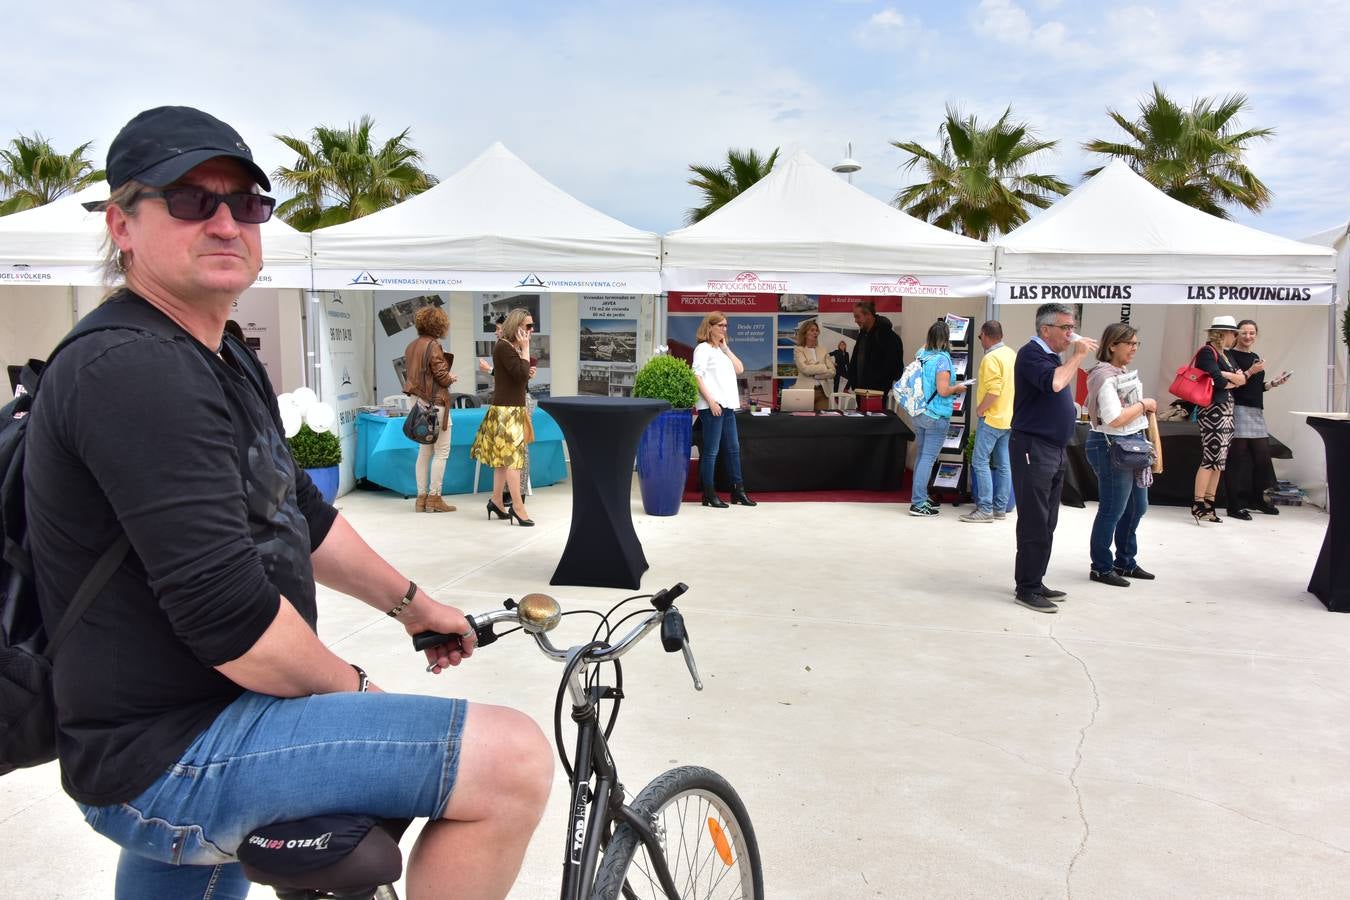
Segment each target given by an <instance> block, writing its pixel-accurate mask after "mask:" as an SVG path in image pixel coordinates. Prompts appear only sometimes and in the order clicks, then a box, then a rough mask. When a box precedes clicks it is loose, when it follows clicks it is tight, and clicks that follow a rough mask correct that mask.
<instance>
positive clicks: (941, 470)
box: [933, 462, 964, 488]
mask: <svg viewBox="0 0 1350 900" xmlns="http://www.w3.org/2000/svg"><path fill="white" fill-rule="evenodd" d="M963 466H964V464H963V463H959V462H940V463H938V467H937V475H936V476H935V477H934V478H933V486H934V487H945V488H954V487H956V486H957V485H958V484H959V483H960V481H961V469H962V468H963Z"/></svg>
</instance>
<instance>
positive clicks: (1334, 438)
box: [1308, 416, 1350, 612]
mask: <svg viewBox="0 0 1350 900" xmlns="http://www.w3.org/2000/svg"><path fill="white" fill-rule="evenodd" d="M1308 424H1309V425H1311V426H1312V427H1313V431H1316V432H1317V433H1318V434H1320V435H1321V436H1322V441H1323V443H1325V444H1326V448H1327V535H1326V537H1325V538H1323V539H1322V552H1321V554H1320V555H1318V557H1317V565H1315V566H1314V567H1313V573H1312V578H1311V579H1310V580H1309V581H1308V590H1309V591H1310V592H1311V593H1313V594H1315V595H1316V596H1317V599H1318V600H1321V601H1322V603H1323V605H1324V606H1326V608H1327V609H1329V610H1331V611H1332V612H1350V556H1347V554H1346V548H1347V547H1350V421H1347V420H1346V419H1332V418H1330V417H1324V416H1308Z"/></svg>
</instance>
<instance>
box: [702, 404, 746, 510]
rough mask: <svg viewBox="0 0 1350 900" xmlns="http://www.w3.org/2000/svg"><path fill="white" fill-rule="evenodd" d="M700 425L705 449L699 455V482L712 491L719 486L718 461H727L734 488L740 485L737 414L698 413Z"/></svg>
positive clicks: (739, 437)
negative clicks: (720, 459) (715, 486)
mask: <svg viewBox="0 0 1350 900" xmlns="http://www.w3.org/2000/svg"><path fill="white" fill-rule="evenodd" d="M698 424H699V427H700V428H702V429H703V446H702V448H700V449H699V451H698V453H699V456H698V480H699V481H700V482H702V484H703V489H704V490H705V491H710V490H712V489H713V485H715V484H716V483H717V480H716V479H717V457H718V455H719V454H720V455H722V456H723V457H725V458H726V462H727V474H728V475H730V476H731V483H732V484H740V483H741V482H742V481H744V480H745V479H743V478H742V477H741V435H740V432H738V431H737V430H736V411H735V410H732V409H728V408H727V407H725V406H724V407H722V414H721V415H720V416H714V415H713V414H712V410H710V409H700V410H699V411H698Z"/></svg>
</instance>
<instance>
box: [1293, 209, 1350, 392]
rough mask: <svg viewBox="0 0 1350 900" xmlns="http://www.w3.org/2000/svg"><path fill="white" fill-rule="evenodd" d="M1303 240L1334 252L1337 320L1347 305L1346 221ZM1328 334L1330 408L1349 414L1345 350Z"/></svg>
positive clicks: (1349, 236) (1349, 227) (1349, 229)
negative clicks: (1332, 345) (1332, 365)
mask: <svg viewBox="0 0 1350 900" xmlns="http://www.w3.org/2000/svg"><path fill="white" fill-rule="evenodd" d="M1303 240H1304V242H1305V243H1308V244H1318V245H1320V246H1323V247H1330V248H1331V249H1332V250H1334V251H1335V252H1336V318H1337V321H1341V317H1342V316H1344V315H1345V309H1346V304H1347V303H1350V222H1347V223H1345V224H1343V225H1338V226H1336V227H1335V228H1328V229H1327V230H1326V231H1319V232H1318V233H1317V234H1314V235H1309V236H1308V237H1305V238H1304V239H1303ZM1332 333H1333V334H1335V335H1337V337H1336V339H1335V340H1336V349H1335V359H1336V374H1335V382H1336V384H1335V387H1336V390H1337V391H1338V392H1339V393H1338V394H1336V396H1334V397H1333V398H1332V405H1333V406H1334V408H1336V409H1341V410H1346V411H1350V389H1348V388H1347V385H1346V369H1347V363H1346V354H1347V350H1346V347H1345V344H1344V343H1343V342H1342V341H1341V338H1340V334H1341V332H1340V331H1339V330H1337V329H1335V328H1334V327H1333V329H1332Z"/></svg>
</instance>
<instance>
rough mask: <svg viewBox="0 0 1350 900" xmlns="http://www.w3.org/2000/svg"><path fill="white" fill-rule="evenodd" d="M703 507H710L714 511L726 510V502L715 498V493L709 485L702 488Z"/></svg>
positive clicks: (717, 497)
mask: <svg viewBox="0 0 1350 900" xmlns="http://www.w3.org/2000/svg"><path fill="white" fill-rule="evenodd" d="M703 505H704V506H711V507H713V508H715V509H726V508H727V504H726V501H725V500H723V499H722V498H721V497H719V496H717V491H715V490H713V488H712V486H711V485H707V484H705V485H704V486H703Z"/></svg>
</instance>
